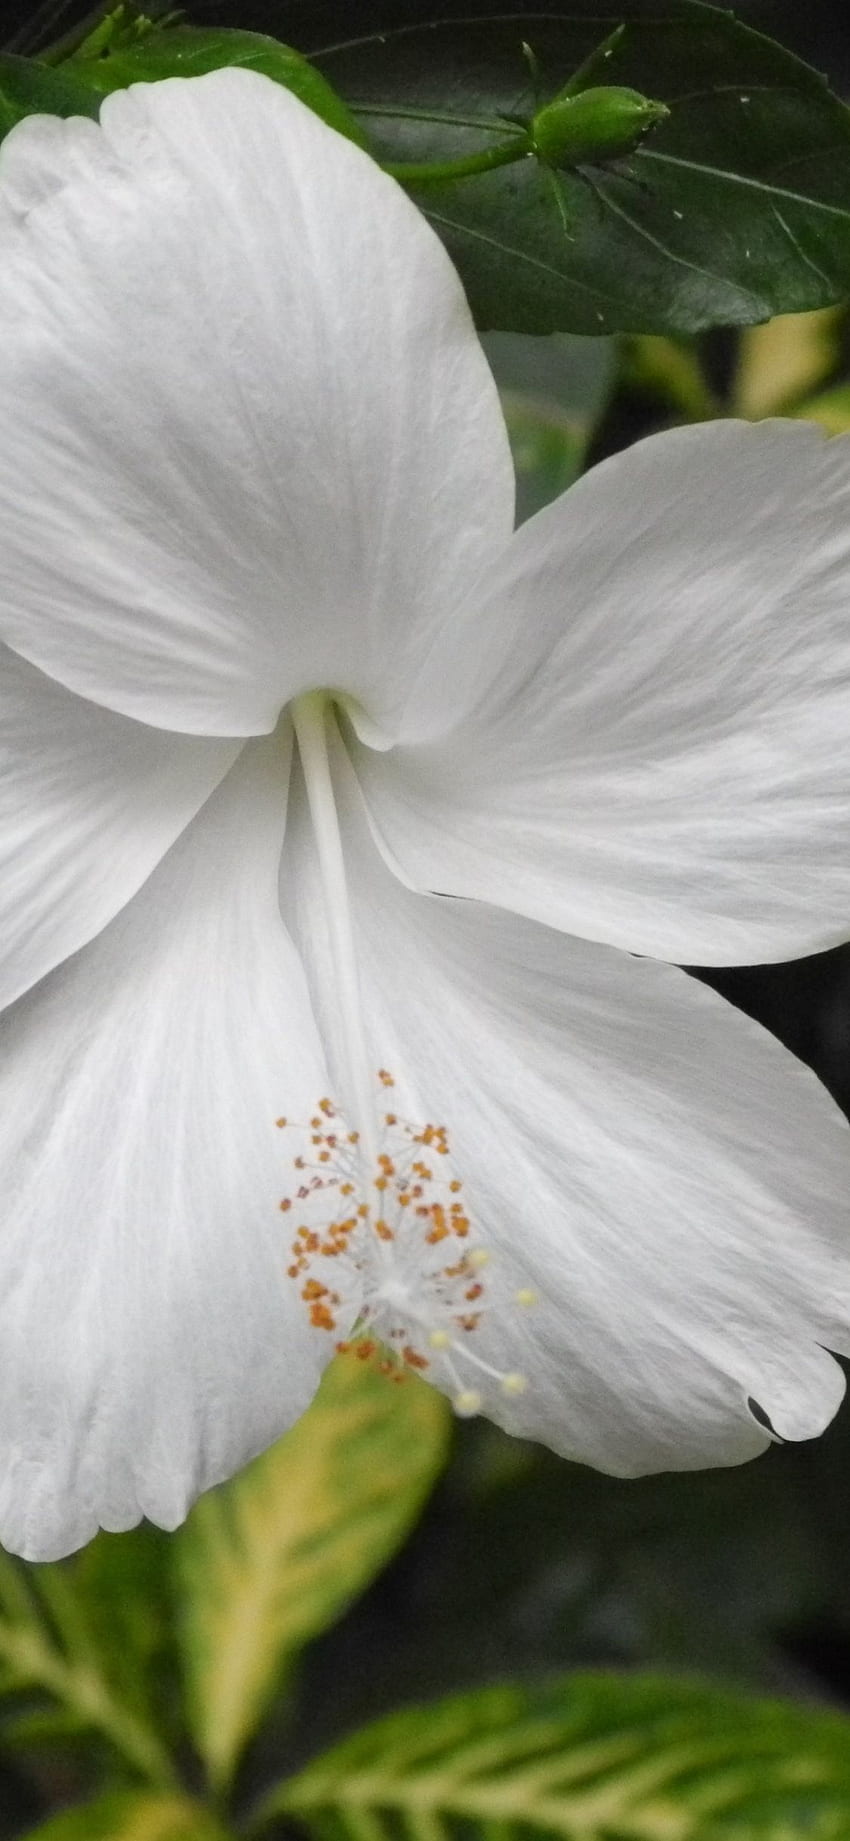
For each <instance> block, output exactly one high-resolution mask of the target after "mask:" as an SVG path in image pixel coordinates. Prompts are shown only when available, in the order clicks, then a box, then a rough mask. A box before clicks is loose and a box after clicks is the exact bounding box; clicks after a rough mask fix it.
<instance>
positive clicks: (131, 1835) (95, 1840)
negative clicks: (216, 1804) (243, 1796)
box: [25, 1794, 228, 1841]
mask: <svg viewBox="0 0 850 1841" xmlns="http://www.w3.org/2000/svg"><path fill="white" fill-rule="evenodd" d="M227 1834H228V1831H227V1830H226V1829H224V1828H221V1827H220V1826H219V1824H218V1822H216V1821H215V1819H214V1817H213V1816H212V1815H210V1813H209V1810H207V1809H204V1808H203V1807H202V1805H201V1804H200V1803H192V1802H189V1801H187V1799H186V1798H185V1797H183V1796H127V1795H123V1794H118V1795H115V1796H101V1797H98V1799H97V1801H96V1802H94V1803H85V1804H84V1805H81V1807H79V1808H77V1809H66V1810H64V1811H63V1813H62V1815H57V1816H54V1818H53V1820H52V1821H51V1822H45V1823H44V1824H43V1826H42V1827H41V1828H35V1829H33V1830H32V1832H31V1833H30V1834H29V1835H27V1836H26V1838H25V1841H227Z"/></svg>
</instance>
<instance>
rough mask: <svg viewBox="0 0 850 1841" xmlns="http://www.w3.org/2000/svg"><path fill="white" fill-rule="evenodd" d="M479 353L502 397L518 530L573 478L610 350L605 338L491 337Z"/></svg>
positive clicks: (601, 397) (609, 383)
mask: <svg viewBox="0 0 850 1841" xmlns="http://www.w3.org/2000/svg"><path fill="white" fill-rule="evenodd" d="M484 348H485V351H486V353H487V357H488V358H489V360H490V364H491V366H492V369H493V373H494V376H495V378H496V382H497V384H498V385H499V390H500V393H501V397H502V408H503V410H504V412H505V420H506V422H507V425H508V434H509V435H510V438H511V449H512V451H513V457H514V467H515V469H516V476H517V519H518V521H519V523H523V522H524V520H525V519H526V518H530V517H531V516H532V514H533V513H534V512H535V511H539V510H540V509H541V507H542V506H543V505H548V504H549V502H550V500H551V499H554V498H557V496H558V494H559V493H560V492H564V491H566V488H567V486H570V485H572V482H573V480H574V479H575V478H576V476H577V475H578V474H579V473H580V472H581V469H582V466H583V464H584V460H585V455H586V453H587V448H588V443H589V441H590V439H591V436H592V435H593V433H594V430H595V428H596V425H597V423H598V421H599V419H600V417H601V415H602V414H603V411H604V410H605V408H606V406H607V403H608V399H609V396H610V394H611V391H612V389H613V387H614V380H615V374H616V355H615V351H614V346H613V343H612V341H611V340H610V339H573V338H569V337H567V336H564V335H563V334H560V333H556V334H555V335H554V336H553V337H552V338H551V339H533V338H526V337H524V336H523V335H522V334H521V333H511V332H493V333H488V334H486V335H485V338H484Z"/></svg>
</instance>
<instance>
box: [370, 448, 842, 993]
mask: <svg viewBox="0 0 850 1841" xmlns="http://www.w3.org/2000/svg"><path fill="white" fill-rule="evenodd" d="M848 610H850V443H848V442H846V441H843V440H841V441H832V442H826V441H825V440H824V439H823V437H822V435H821V434H820V433H819V431H817V430H815V429H812V428H809V427H806V426H804V425H800V424H796V423H784V424H783V423H762V424H761V425H760V426H758V427H748V426H747V425H746V424H743V423H720V424H717V425H714V426H705V427H699V428H689V429H677V430H676V431H675V432H673V433H669V434H664V435H658V436H654V437H652V439H650V440H649V441H645V442H642V443H641V444H640V445H639V446H637V447H635V448H632V449H631V450H630V451H629V452H627V453H624V454H620V455H618V456H617V457H616V459H614V460H611V461H607V462H606V463H605V464H604V465H602V466H600V467H598V468H596V469H595V470H594V471H593V472H592V473H590V474H588V475H587V476H586V477H585V478H584V479H583V480H581V481H580V482H579V484H578V485H577V486H575V487H573V488H572V489H571V490H570V491H569V492H568V493H567V494H566V495H565V496H564V498H562V499H560V500H559V501H558V502H557V503H556V504H555V505H553V506H551V507H550V508H549V509H547V510H546V511H545V512H543V513H541V514H540V515H539V516H538V517H537V518H535V519H533V520H532V521H531V522H530V523H529V524H527V525H525V526H524V527H523V529H522V530H521V531H520V532H519V533H518V534H517V536H516V538H515V539H514V542H513V544H512V545H511V546H510V547H509V549H508V550H507V552H506V553H505V555H504V558H503V560H502V562H501V563H499V564H497V565H496V566H495V567H494V568H493V570H492V571H491V572H490V573H489V575H488V576H487V577H486V579H485V581H484V582H483V584H482V586H481V588H480V591H478V598H477V600H476V601H475V602H474V603H469V604H468V606H467V609H466V612H465V614H464V615H462V616H459V617H458V619H457V620H456V621H455V622H454V623H453V625H452V627H451V628H450V629H447V632H446V635H445V637H444V640H443V642H442V643H441V645H440V647H439V648H438V649H435V652H434V655H433V659H432V668H433V670H434V673H435V674H437V675H439V678H440V681H441V682H442V684H443V686H444V707H445V709H446V721H447V726H449V727H450V732H449V733H446V734H444V735H442V736H440V737H439V738H438V739H432V740H431V742H430V743H428V742H424V741H423V745H422V746H420V747H408V748H405V749H398V750H396V751H395V753H393V754H389V755H387V754H385V755H380V756H377V757H375V756H370V755H369V754H368V752H367V751H366V750H363V751H362V754H361V761H360V769H359V770H360V771H361V774H362V777H363V780H364V784H365V785H366V786H367V788H368V796H369V800H370V803H371V806H372V809H373V814H374V818H375V823H376V826H377V828H378V829H379V831H380V832H381V833H382V835H383V836H384V838H385V840H386V843H387V847H388V849H389V851H390V852H391V853H392V854H394V856H395V857H396V859H397V860H398V862H399V863H400V865H401V866H402V867H403V870H404V872H405V874H406V875H407V876H408V877H409V878H410V879H411V880H412V881H413V882H415V883H417V884H418V885H419V886H420V887H426V888H432V889H439V890H445V891H450V892H451V893H452V894H459V895H467V896H477V897H479V898H481V899H484V900H487V901H493V902H496V903H498V904H500V905H502V904H503V905H504V906H506V907H509V908H513V909H514V910H516V911H518V912H520V913H523V914H528V915H531V916H532V917H534V918H535V919H538V920H542V921H546V922H547V923H548V924H550V925H553V926H557V927H562V928H564V929H565V930H566V931H569V932H575V933H580V934H584V935H586V936H587V937H588V938H591V939H599V940H606V941H608V942H610V943H612V944H613V945H617V946H625V947H627V948H629V949H630V950H633V951H635V952H641V953H650V954H654V955H657V956H659V957H662V958H670V959H674V960H679V961H683V962H686V963H688V962H689V963H695V964H722V963H726V962H734V961H739V962H747V961H748V962H754V961H763V960H770V959H783V958H790V957H793V956H794V955H796V954H800V953H804V952H813V951H816V950H818V949H820V948H823V947H826V946H829V945H833V944H835V943H836V942H837V941H838V940H840V939H843V938H846V936H847V934H848V932H850V774H849V773H848V769H847V738H848V734H850V612H848ZM452 642H454V650H453V649H452ZM421 697H422V702H423V705H424V707H425V709H426V710H428V709H430V708H431V693H430V689H429V686H428V684H427V683H425V684H423V685H422V687H421ZM452 723H453V724H454V726H453V727H451V726H450V725H451V724H452Z"/></svg>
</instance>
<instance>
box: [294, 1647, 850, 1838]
mask: <svg viewBox="0 0 850 1841" xmlns="http://www.w3.org/2000/svg"><path fill="white" fill-rule="evenodd" d="M264 1814H265V1819H266V1821H268V1820H270V1819H271V1818H273V1817H276V1816H297V1817H300V1818H301V1819H302V1820H306V1821H307V1822H308V1823H309V1825H310V1828H311V1830H312V1832H313V1834H316V1835H319V1836H320V1837H322V1841H365V1838H366V1837H368V1841H455V1838H456V1837H457V1838H460V1837H464V1838H465V1841H478V1838H479V1837H480V1838H481V1841H532V1837H533V1836H535V1835H539V1836H546V1837H548V1838H549V1841H551V1837H553V1836H559V1837H560V1838H561V1841H733V1837H734V1841H796V1838H797V1837H799V1838H800V1841H802V1838H803V1837H804V1836H805V1837H806V1838H807V1841H842V1838H843V1837H846V1835H847V1834H848V1833H850V1722H848V1721H847V1720H844V1719H840V1718H837V1717H835V1716H833V1715H829V1714H818V1713H812V1712H810V1711H808V1710H803V1709H801V1708H798V1707H795V1706H791V1705H785V1704H783V1703H781V1702H778V1701H765V1700H749V1699H746V1698H744V1696H742V1695H737V1694H731V1693H727V1692H723V1691H720V1690H719V1689H716V1688H713V1687H702V1686H699V1685H697V1684H696V1683H690V1682H686V1681H681V1680H677V1679H675V1678H674V1679H670V1680H665V1679H662V1678H658V1677H643V1678H641V1677H639V1676H632V1677H626V1678H625V1679H621V1678H619V1677H617V1676H613V1675H583V1676H582V1675H577V1676H573V1677H568V1678H567V1679H566V1680H564V1681H561V1682H558V1683H555V1684H553V1685H552V1686H547V1687H543V1688H540V1687H537V1688H524V1687H522V1686H520V1685H513V1684H509V1685H505V1686H503V1687H494V1688H485V1689H480V1690H478V1691H476V1692H474V1693H470V1694H462V1695H455V1696H452V1698H451V1699H449V1700H444V1701H440V1702H437V1703H436V1704H435V1705H432V1706H429V1707H415V1708H411V1709H410V1710H409V1711H406V1712H404V1713H397V1714H391V1715H390V1716H389V1718H386V1719H383V1720H379V1721H378V1722H377V1723H376V1724H375V1725H372V1726H368V1727H366V1728H365V1729H364V1730H362V1731H360V1732H358V1733H355V1734H354V1735H353V1736H352V1737H351V1738H349V1739H347V1740H345V1741H344V1742H343V1743H342V1744H341V1745H338V1746H336V1747H335V1748H334V1750H332V1751H330V1752H328V1753H326V1754H325V1756H324V1757H321V1758H318V1759H316V1760H315V1761H314V1762H313V1763H312V1764H310V1765H308V1766H307V1769H306V1770H304V1771H302V1772H301V1773H300V1775H299V1776H297V1777H295V1778H292V1779H291V1780H290V1781H289V1782H288V1783H285V1784H282V1785H281V1786H280V1788H279V1789H278V1790H277V1791H276V1792H274V1793H273V1795H272V1797H271V1798H270V1799H269V1802H268V1804H267V1805H266V1808H265V1812H264Z"/></svg>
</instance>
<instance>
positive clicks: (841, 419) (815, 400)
mask: <svg viewBox="0 0 850 1841" xmlns="http://www.w3.org/2000/svg"><path fill="white" fill-rule="evenodd" d="M794 414H795V416H800V417H801V419H802V420H803V421H805V422H819V423H820V426H821V428H823V429H825V430H826V433H827V434H828V435H846V434H847V432H848V430H850V384H836V386H835V389H834V390H823V391H822V392H821V394H820V395H819V396H810V397H809V398H808V399H807V401H806V402H804V403H800V405H799V407H798V408H796V409H795V410H794Z"/></svg>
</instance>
